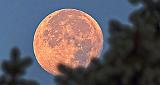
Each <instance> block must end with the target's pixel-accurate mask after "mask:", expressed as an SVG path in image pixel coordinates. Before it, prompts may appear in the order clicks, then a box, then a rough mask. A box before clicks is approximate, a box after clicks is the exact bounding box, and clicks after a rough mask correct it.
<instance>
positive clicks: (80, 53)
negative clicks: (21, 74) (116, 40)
mask: <svg viewBox="0 0 160 85" xmlns="http://www.w3.org/2000/svg"><path fill="white" fill-rule="evenodd" d="M33 47H34V53H35V56H36V59H37V61H38V63H39V64H40V65H41V67H42V68H43V69H45V70H46V71H47V72H49V73H51V74H53V75H60V74H61V73H60V71H59V70H58V65H59V64H64V65H66V66H69V67H71V68H76V67H79V66H81V67H85V68H86V67H87V66H88V65H89V63H90V61H91V60H92V59H93V58H98V57H99V56H100V54H101V51H102V47H103V34H102V31H101V28H100V26H99V25H98V23H97V22H96V21H95V20H94V19H93V18H92V17H91V16H90V15H88V14H87V13H85V12H82V11H80V10H77V9H61V10H58V11H55V12H53V13H51V14H49V15H48V16H47V17H46V18H44V19H43V20H42V22H41V23H40V24H39V26H38V28H37V29H36V31H35V35H34V41H33Z"/></svg>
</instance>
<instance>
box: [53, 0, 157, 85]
mask: <svg viewBox="0 0 160 85" xmlns="http://www.w3.org/2000/svg"><path fill="white" fill-rule="evenodd" d="M129 2H130V3H131V4H133V5H135V6H136V5H137V4H141V5H142V6H141V7H140V8H139V9H138V10H135V11H134V12H133V13H131V15H130V16H129V19H130V22H131V23H132V25H127V24H122V23H120V22H119V21H117V20H111V21H110V23H109V33H110V38H109V39H108V41H109V45H110V47H109V50H108V51H107V52H106V53H105V54H104V55H103V57H104V61H103V63H101V62H100V61H99V60H97V59H93V61H92V63H91V65H90V66H89V67H88V68H87V69H84V68H81V67H79V68H76V69H71V68H69V67H66V66H64V65H59V70H60V71H61V72H62V73H63V75H59V76H56V78H55V81H56V82H57V84H58V85H160V0H129Z"/></svg>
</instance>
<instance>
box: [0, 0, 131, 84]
mask: <svg viewBox="0 0 160 85" xmlns="http://www.w3.org/2000/svg"><path fill="white" fill-rule="evenodd" d="M63 8H74V9H79V10H81V11H84V12H86V13H88V14H89V15H91V16H92V17H93V18H94V19H95V20H96V21H97V22H98V23H99V25H100V27H101V29H102V32H103V36H104V47H103V53H104V52H105V50H106V49H107V48H108V46H107V38H108V35H109V34H108V32H107V29H108V22H109V20H111V19H117V20H119V21H121V22H123V23H128V15H129V14H130V13H131V12H132V11H133V10H134V7H133V6H132V5H130V4H129V3H128V2H127V0H0V64H1V62H2V61H3V60H5V59H8V58H9V52H10V49H11V48H13V47H15V46H16V47H18V48H20V50H21V54H22V56H27V55H28V56H30V57H32V58H33V60H34V63H33V65H32V66H31V67H29V69H28V70H27V74H26V76H25V78H27V79H33V80H37V81H38V82H39V83H40V85H55V82H54V81H53V78H54V76H53V75H51V74H49V73H47V72H46V71H44V70H43V69H42V68H41V67H40V65H39V64H38V62H37V61H36V58H35V56H34V52H33V37H34V32H35V30H36V28H37V26H38V25H39V23H40V22H41V20H42V19H44V18H45V17H46V16H47V15H48V14H50V13H52V12H54V11H56V10H59V9H63ZM0 74H2V72H0Z"/></svg>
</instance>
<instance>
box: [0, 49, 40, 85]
mask: <svg viewBox="0 0 160 85" xmlns="http://www.w3.org/2000/svg"><path fill="white" fill-rule="evenodd" d="M32 62H33V61H32V59H31V58H30V57H24V58H21V57H20V51H19V49H18V48H16V47H15V48H13V49H12V50H11V53H10V59H9V60H5V61H3V62H2V64H1V67H2V71H3V74H2V75H1V76H0V85H38V83H37V82H36V81H33V80H27V79H24V78H23V77H22V76H23V75H25V73H26V69H27V68H28V67H29V66H30V65H31V64H32Z"/></svg>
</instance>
